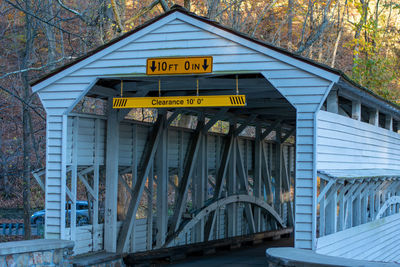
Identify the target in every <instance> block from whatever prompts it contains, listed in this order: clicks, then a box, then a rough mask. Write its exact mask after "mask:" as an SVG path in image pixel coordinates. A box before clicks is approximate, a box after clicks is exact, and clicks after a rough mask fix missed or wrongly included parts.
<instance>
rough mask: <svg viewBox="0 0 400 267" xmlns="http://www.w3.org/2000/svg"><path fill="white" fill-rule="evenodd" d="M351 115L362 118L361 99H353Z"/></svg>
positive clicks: (356, 118)
mask: <svg viewBox="0 0 400 267" xmlns="http://www.w3.org/2000/svg"><path fill="white" fill-rule="evenodd" d="M351 117H352V118H353V119H355V120H358V121H360V120H361V102H360V101H359V100H353V102H352V103H351Z"/></svg>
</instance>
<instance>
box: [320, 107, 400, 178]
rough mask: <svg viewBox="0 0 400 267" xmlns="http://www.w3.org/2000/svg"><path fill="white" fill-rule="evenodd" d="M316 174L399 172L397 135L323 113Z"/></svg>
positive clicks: (399, 141)
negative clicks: (319, 171)
mask: <svg viewBox="0 0 400 267" xmlns="http://www.w3.org/2000/svg"><path fill="white" fill-rule="evenodd" d="M317 144H318V149H317V153H318V163H317V167H318V169H319V170H334V169H354V168H357V169H396V170H399V169H400V152H399V151H400V135H399V134H398V133H395V132H393V131H389V130H386V129H383V128H380V127H377V126H374V125H371V124H368V123H364V122H360V121H357V120H354V119H351V118H347V117H344V116H341V115H339V114H334V113H330V112H326V111H320V113H319V114H318V143H317Z"/></svg>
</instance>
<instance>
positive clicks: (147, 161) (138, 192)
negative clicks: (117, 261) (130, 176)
mask: <svg viewBox="0 0 400 267" xmlns="http://www.w3.org/2000/svg"><path fill="white" fill-rule="evenodd" d="M164 121H165V114H159V115H158V118H157V121H156V123H155V124H154V126H153V131H152V133H151V137H150V139H149V141H148V144H147V145H146V146H145V149H146V151H145V152H144V154H143V161H142V163H143V167H142V169H141V174H140V175H139V177H138V180H137V182H136V184H135V187H134V189H133V196H132V199H131V202H130V204H129V207H128V211H127V213H126V219H125V221H124V223H123V224H122V228H121V230H120V233H119V238H118V245H117V252H119V253H122V252H123V251H124V250H125V247H126V245H127V243H128V237H129V236H130V234H131V231H132V226H133V221H134V219H135V216H136V212H137V209H138V206H139V201H140V197H141V196H142V193H143V188H144V184H145V181H146V179H147V177H148V175H149V171H150V167H151V165H152V162H153V158H154V154H155V152H156V149H157V146H158V142H159V141H160V138H161V133H162V130H163V127H162V125H163V123H164Z"/></svg>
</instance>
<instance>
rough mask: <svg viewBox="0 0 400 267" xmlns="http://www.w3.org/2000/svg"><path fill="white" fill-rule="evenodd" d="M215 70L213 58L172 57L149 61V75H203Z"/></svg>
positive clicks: (147, 70) (147, 72)
mask: <svg viewBox="0 0 400 267" xmlns="http://www.w3.org/2000/svg"><path fill="white" fill-rule="evenodd" d="M212 70H213V58H212V57H171V58H149V59H147V67H146V74H147V75H173V74H201V73H211V72H212Z"/></svg>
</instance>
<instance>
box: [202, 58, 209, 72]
mask: <svg viewBox="0 0 400 267" xmlns="http://www.w3.org/2000/svg"><path fill="white" fill-rule="evenodd" d="M207 68H208V65H207V59H204V65H203V69H204V70H207Z"/></svg>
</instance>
